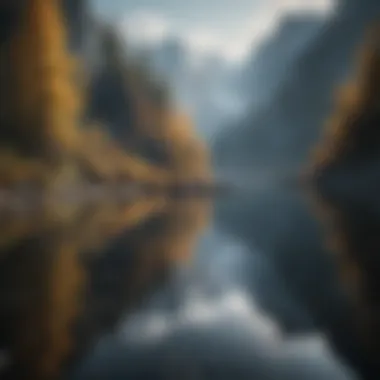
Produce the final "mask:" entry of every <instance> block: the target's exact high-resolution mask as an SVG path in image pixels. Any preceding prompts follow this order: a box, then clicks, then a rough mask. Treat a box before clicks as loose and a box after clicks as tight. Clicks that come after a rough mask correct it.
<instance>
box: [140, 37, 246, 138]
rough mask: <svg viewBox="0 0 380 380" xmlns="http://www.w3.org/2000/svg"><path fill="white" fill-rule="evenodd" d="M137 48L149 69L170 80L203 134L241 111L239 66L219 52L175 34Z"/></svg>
mask: <svg viewBox="0 0 380 380" xmlns="http://www.w3.org/2000/svg"><path fill="white" fill-rule="evenodd" d="M139 50H140V54H142V55H143V56H144V57H145V60H146V61H148V62H149V63H150V64H149V66H150V68H151V69H152V71H153V72H155V73H156V75H157V76H158V77H161V78H163V79H164V80H166V82H167V83H168V84H169V87H170V88H171V90H172V91H173V93H174V94H175V96H174V98H175V99H176V102H177V103H178V104H179V105H180V106H181V107H183V108H185V109H186V110H187V111H188V112H189V113H190V115H191V116H192V118H193V119H194V121H195V125H196V128H197V131H198V133H199V134H200V135H201V136H202V137H203V138H205V139H210V137H211V136H213V135H214V134H215V133H216V130H217V129H218V128H219V127H220V125H221V124H222V123H225V122H226V121H227V120H229V119H230V118H231V117H232V116H234V115H235V114H239V113H240V110H241V108H242V101H241V99H240V94H239V93H238V91H237V89H238V88H237V80H236V77H237V72H238V71H239V69H240V68H239V67H238V66H237V65H234V64H232V63H229V62H228V61H227V60H226V59H225V58H224V57H223V56H222V55H220V54H219V53H217V52H205V51H198V50H197V49H196V48H194V47H193V46H190V44H189V43H188V42H187V41H185V40H184V39H182V38H181V37H179V36H175V35H170V36H168V37H167V38H165V39H164V40H162V41H160V42H156V43H155V44H154V45H150V46H142V47H139Z"/></svg>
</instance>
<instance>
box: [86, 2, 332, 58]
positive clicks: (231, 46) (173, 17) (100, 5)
mask: <svg viewBox="0 0 380 380" xmlns="http://www.w3.org/2000/svg"><path fill="white" fill-rule="evenodd" d="M92 1H93V4H94V8H95V10H96V12H97V13H101V14H102V16H103V17H107V18H110V19H112V20H113V21H116V22H118V23H120V24H121V25H122V29H123V30H124V31H125V33H129V34H130V35H132V36H131V37H132V38H140V39H155V38H160V37H162V36H163V35H166V34H167V33H169V32H170V33H174V34H175V35H179V36H182V37H184V38H186V39H187V40H188V41H189V42H191V43H192V44H193V45H196V46H198V47H199V48H203V49H214V50H219V51H220V52H221V53H223V54H224V55H226V56H227V57H229V58H232V59H239V58H241V57H243V56H244V53H246V52H247V50H248V49H249V47H250V46H252V45H253V44H254V43H255V41H259V40H260V38H261V37H262V35H263V34H265V33H266V32H268V31H270V30H271V28H273V26H274V25H275V24H276V22H277V21H278V19H279V16H281V15H282V14H283V13H284V12H286V11H289V10H293V11H297V12H305V11H308V12H310V11H312V12H322V13H323V14H326V13H328V12H329V10H331V4H332V1H333V0H192V1H188V0H92Z"/></svg>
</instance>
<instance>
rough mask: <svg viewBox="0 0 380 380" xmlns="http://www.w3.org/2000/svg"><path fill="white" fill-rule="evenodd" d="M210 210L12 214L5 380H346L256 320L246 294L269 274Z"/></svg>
mask: <svg viewBox="0 0 380 380" xmlns="http://www.w3.org/2000/svg"><path fill="white" fill-rule="evenodd" d="M212 209H213V207H212V205H211V204H210V202H209V201H207V200H205V199H202V200H199V199H198V200H190V199H187V200H179V199H177V200H171V201H168V200H165V199H152V200H144V201H143V200H141V201H136V202H135V203H131V204H124V205H118V204H107V205H105V204H103V205H97V206H96V207H95V206H94V205H92V206H91V207H90V206H88V207H87V208H82V209H80V208H78V209H75V210H72V212H70V213H68V214H67V215H65V216H64V217H63V214H62V213H60V212H57V211H55V210H50V209H46V210H43V212H42V211H41V212H39V213H36V215H34V217H32V216H29V217H28V218H26V217H24V218H21V216H20V215H19V216H18V217H16V216H14V217H13V218H12V216H11V215H8V217H7V218H6V219H4V220H2V221H1V236H0V249H1V255H0V259H1V262H0V263H1V264H0V302H1V303H0V305H1V309H2V310H1V316H0V318H1V324H0V328H1V333H0V339H1V340H0V350H1V351H0V355H1V356H2V357H1V358H0V359H1V360H0V366H1V367H0V368H1V369H0V370H1V378H4V379H12V380H13V379H33V380H34V379H35V380H56V379H68V380H87V379H88V380H90V379H104V380H106V379H107V380H108V379H110V380H116V379H120V380H121V379H131V380H134V379H152V380H154V379H192V380H201V379H205V380H208V379H235V378H236V379H258V380H260V379H264V378H265V379H268V380H272V379H273V380H277V379H284V380H285V379H286V380H287V379H289V380H290V379H292V380H293V379H296V378H297V379H311V380H313V379H315V380H317V379H318V380H319V379H321V380H322V379H337V380H338V379H339V380H340V379H341V380H344V379H354V377H351V375H349V374H348V372H347V371H346V370H345V369H344V368H343V367H342V366H341V365H340V364H339V363H338V361H337V360H336V359H335V358H334V356H333V355H332V353H331V351H330V349H329V348H328V345H327V343H326V342H325V340H324V339H323V337H322V336H321V335H319V334H317V333H316V334H312V335H305V336H301V337H299V338H298V337H291V338H287V337H286V336H284V335H283V333H282V331H281V328H280V327H279V325H278V324H277V323H276V321H275V320H272V319H270V318H269V317H268V316H266V315H265V314H264V313H263V312H262V310H260V305H259V304H260V302H259V303H258V304H257V302H256V301H257V300H259V298H260V297H258V298H257V297H256V294H254V293H255V292H252V288H251V287H250V285H249V284H251V285H252V279H253V282H255V281H257V284H254V286H253V288H258V285H259V283H260V284H261V285H260V286H263V281H262V279H263V277H264V278H265V277H266V279H267V280H268V278H271V282H272V283H274V282H275V281H272V280H273V278H274V275H273V274H272V275H271V276H272V277H270V276H269V275H268V273H269V272H268V268H266V267H265V259H264V256H263V255H260V254H258V252H252V250H248V249H247V248H246V247H244V245H242V244H240V242H237V241H233V240H231V239H230V238H229V237H227V236H225V235H224V234H222V233H221V232H220V231H218V229H217V227H216V226H214V223H212V222H211V220H212V219H211V218H210V216H211V213H212V211H213V210H212ZM252 268H254V270H255V271H257V273H258V272H260V275H259V276H258V275H257V274H254V273H253V272H252ZM268 276H269V277H268ZM255 279H256V280H255ZM264 282H265V281H264ZM281 288H282V285H281V284H280V285H279V286H278V289H277V292H280V293H281V295H282V297H283V298H284V300H285V299H287V297H288V295H286V294H285V293H286V291H285V290H283V289H281ZM284 302H285V301H284Z"/></svg>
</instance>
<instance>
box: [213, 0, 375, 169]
mask: <svg viewBox="0 0 380 380" xmlns="http://www.w3.org/2000/svg"><path fill="white" fill-rule="evenodd" d="M379 13H380V3H379V2H376V1H371V0H367V1H362V2H354V1H349V2H348V1H344V2H341V3H340V4H339V6H338V7H337V10H336V11H335V13H334V14H333V15H332V17H331V18H330V19H329V20H327V21H326V23H325V25H324V26H323V29H322V30H321V31H320V32H319V35H318V38H316V39H315V40H313V42H312V43H311V44H310V45H309V47H308V48H307V49H306V51H304V53H303V54H302V56H301V57H300V58H299V59H298V60H297V62H295V64H294V65H293V66H292V68H291V71H289V73H288V76H287V80H286V81H285V83H283V84H282V86H281V88H280V89H279V90H278V91H277V92H276V94H275V95H274V96H273V98H272V100H271V101H270V102H269V103H268V105H267V106H266V107H263V108H262V109H261V110H260V111H259V112H256V111H252V113H251V114H248V115H247V116H246V118H245V119H244V120H242V122H241V125H240V126H237V128H235V129H234V131H233V135H232V136H231V129H230V130H229V131H227V132H226V133H225V134H224V135H222V136H220V138H219V140H218V141H217V142H216V148H215V149H216V156H217V157H219V161H220V162H224V163H231V164H232V163H233V162H240V163H246V164H247V165H255V164H264V163H265V164H279V163H282V164H284V162H288V163H291V164H294V163H299V162H300V161H302V160H303V159H304V158H305V156H306V155H307V154H308V151H309V148H310V145H311V144H312V143H313V142H315V140H316V138H318V136H319V133H320V130H321V125H322V124H323V121H324V119H325V118H326V116H327V114H328V112H329V111H330V109H331V100H332V98H333V93H334V88H335V86H336V85H337V84H338V83H340V82H341V81H342V80H343V79H344V78H345V77H346V76H347V74H349V72H350V68H351V61H352V57H353V54H354V51H355V48H356V47H357V45H358V43H359V42H360V41H361V38H362V37H363V34H364V32H365V30H366V29H367V27H368V24H369V23H370V22H371V21H373V20H375V19H376V17H377V16H378V15H379ZM223 157H224V158H223Z"/></svg>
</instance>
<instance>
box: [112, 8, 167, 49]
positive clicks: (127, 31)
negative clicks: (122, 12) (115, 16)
mask: <svg viewBox="0 0 380 380" xmlns="http://www.w3.org/2000/svg"><path fill="white" fill-rule="evenodd" d="M119 29H120V31H121V33H122V34H123V35H125V36H126V37H127V39H128V40H129V41H133V42H135V43H138V44H146V43H149V44H150V43H156V42H159V41H161V40H162V39H164V38H165V37H167V35H168V34H169V33H170V25H169V22H168V20H166V19H165V17H164V16H162V15H160V14H158V13H157V12H151V11H148V10H145V9H139V10H137V11H135V12H132V14H131V15H129V16H126V17H123V18H122V20H121V22H120V23H119Z"/></svg>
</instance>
